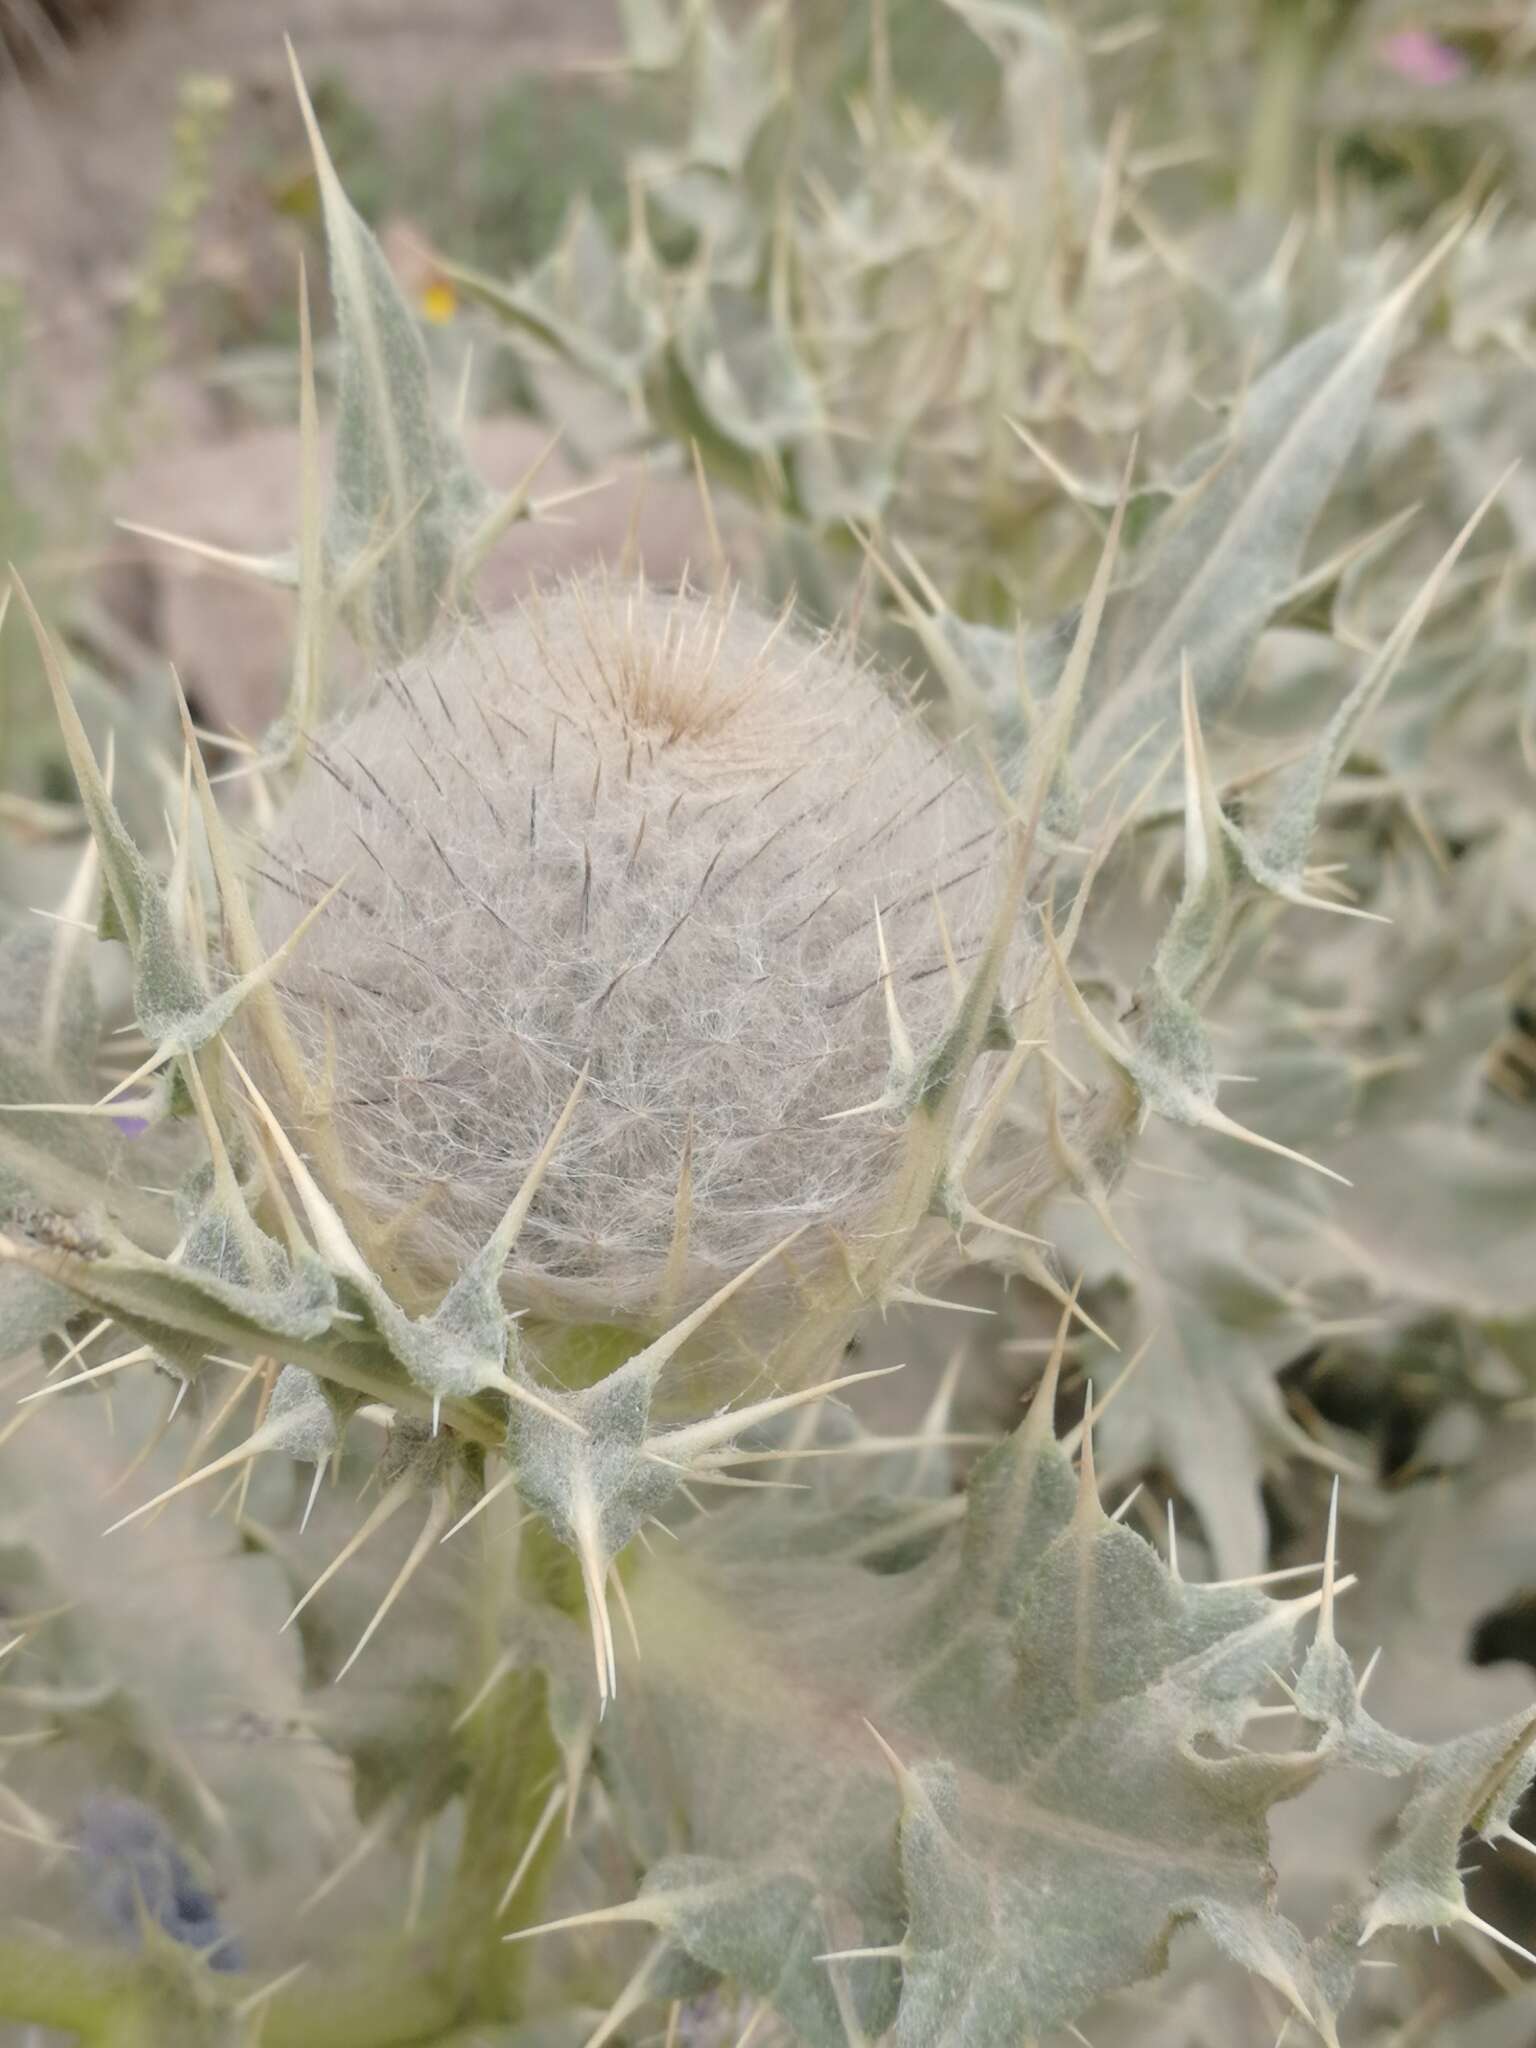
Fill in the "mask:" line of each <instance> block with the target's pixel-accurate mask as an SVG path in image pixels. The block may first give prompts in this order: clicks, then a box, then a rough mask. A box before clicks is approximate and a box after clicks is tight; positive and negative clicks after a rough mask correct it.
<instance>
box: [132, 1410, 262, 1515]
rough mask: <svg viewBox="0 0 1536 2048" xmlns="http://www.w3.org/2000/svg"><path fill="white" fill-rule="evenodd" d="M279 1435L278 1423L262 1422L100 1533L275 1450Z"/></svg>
mask: <svg viewBox="0 0 1536 2048" xmlns="http://www.w3.org/2000/svg"><path fill="white" fill-rule="evenodd" d="M282 1435H283V1427H282V1425H281V1424H275V1425H274V1424H269V1423H263V1425H262V1426H261V1428H259V1429H256V1430H253V1431H252V1432H251V1434H250V1435H249V1436H248V1437H247V1438H246V1440H245V1442H244V1443H243V1444H236V1446H235V1448H234V1449H233V1450H232V1451H226V1452H225V1453H224V1455H223V1457H222V1458H215V1459H214V1460H213V1462H212V1464H211V1465H204V1466H203V1467H202V1469H201V1470H200V1471H197V1472H193V1473H191V1474H190V1475H189V1476H188V1477H187V1478H185V1479H178V1480H177V1482H176V1484H175V1485H174V1486H168V1487H166V1489H165V1491H164V1492H163V1493H157V1494H156V1495H155V1497H154V1499H153V1500H147V1501H145V1502H144V1504H143V1506H142V1507H137V1508H135V1509H134V1510H133V1512H132V1513H131V1514H127V1515H123V1516H121V1517H120V1518H119V1520H117V1521H115V1522H114V1523H113V1524H112V1526H111V1528H110V1529H105V1530H103V1531H102V1533H103V1535H106V1536H112V1535H115V1534H116V1533H117V1531H118V1530H119V1529H125V1528H126V1527H127V1526H128V1524H129V1523H130V1522H136V1521H138V1519H139V1517H140V1516H141V1515H147V1514H149V1513H150V1512H151V1511H152V1510H153V1509H155V1508H158V1507H163V1506H164V1505H165V1503H166V1502H167V1501H169V1500H174V1499H175V1498H176V1496H177V1494H179V1493H187V1492H189V1491H190V1490H191V1489H192V1488H193V1487H194V1486H201V1485H202V1483H203V1481H204V1480H205V1479H214V1478H217V1476H218V1475H219V1473H221V1472H230V1471H233V1469H234V1468H235V1466H236V1465H244V1464H246V1463H248V1462H249V1460H250V1459H252V1458H259V1457H260V1456H261V1455H262V1453H263V1452H264V1451H270V1450H275V1449H276V1448H277V1446H278V1445H279V1443H280V1442H281V1441H282Z"/></svg>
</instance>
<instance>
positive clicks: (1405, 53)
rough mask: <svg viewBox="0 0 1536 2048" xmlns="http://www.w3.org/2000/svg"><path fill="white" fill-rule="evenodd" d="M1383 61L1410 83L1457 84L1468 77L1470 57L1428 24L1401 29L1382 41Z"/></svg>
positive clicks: (1381, 52) (1381, 53)
mask: <svg viewBox="0 0 1536 2048" xmlns="http://www.w3.org/2000/svg"><path fill="white" fill-rule="evenodd" d="M1380 55H1381V61H1382V62H1383V63H1384V64H1385V65H1387V66H1388V68H1389V69H1390V70H1393V71H1395V72H1396V73H1397V75H1398V77H1399V78H1406V79H1407V80H1408V82H1409V84H1410V85H1454V84H1455V83H1456V80H1457V79H1458V78H1465V76H1466V73H1467V60H1466V58H1465V57H1464V56H1463V55H1462V54H1461V52H1460V50H1457V49H1454V48H1453V47H1452V46H1451V44H1449V43H1443V42H1442V41H1441V40H1440V38H1439V36H1437V35H1432V34H1431V33H1430V31H1429V30H1428V29H1427V28H1405V29H1400V30H1399V31H1398V33H1397V34H1396V35H1392V36H1388V37H1387V39H1386V41H1385V42H1384V43H1383V44H1382V45H1381V50H1380Z"/></svg>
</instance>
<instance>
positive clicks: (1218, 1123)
mask: <svg viewBox="0 0 1536 2048" xmlns="http://www.w3.org/2000/svg"><path fill="white" fill-rule="evenodd" d="M1198 1128H1199V1129H1201V1130H1203V1131H1217V1132H1219V1133H1220V1134H1221V1136H1223V1137H1225V1138H1235V1139H1236V1140H1237V1142H1238V1143H1239V1144H1240V1145H1252V1146H1253V1147H1254V1149H1255V1150H1256V1151H1259V1152H1272V1153H1273V1154H1274V1155H1275V1157H1276V1158H1277V1159H1289V1160H1290V1161H1291V1163H1292V1164H1293V1165H1295V1166H1305V1167H1307V1168H1309V1169H1310V1171H1311V1172H1313V1173H1320V1174H1322V1175H1323V1176H1324V1178H1325V1179H1327V1180H1333V1181H1337V1182H1338V1184H1339V1186H1340V1187H1341V1188H1347V1187H1351V1186H1353V1182H1352V1181H1348V1180H1346V1179H1345V1177H1344V1175H1343V1174H1342V1173H1335V1172H1334V1170H1333V1168H1332V1167H1331V1166H1324V1165H1323V1163H1322V1161H1321V1160H1318V1159H1309V1158H1308V1157H1307V1155H1306V1153H1305V1152H1296V1151H1293V1150H1292V1149H1291V1147H1290V1146H1289V1145H1282V1144H1280V1143H1279V1142H1278V1141H1277V1140H1276V1139H1274V1138H1266V1137H1263V1136H1262V1135H1261V1134H1260V1133H1259V1132H1258V1131H1250V1130H1249V1129H1248V1127H1247V1126H1246V1125H1245V1124H1240V1123H1238V1122H1237V1121H1236V1119H1235V1118H1233V1117H1230V1116H1228V1115H1227V1113H1226V1111H1225V1110H1222V1109H1218V1108H1217V1107H1216V1105H1215V1103H1214V1102H1213V1103H1211V1104H1210V1105H1209V1106H1208V1107H1207V1109H1206V1111H1205V1113H1204V1115H1203V1116H1202V1117H1201V1118H1200V1120H1199V1125H1198Z"/></svg>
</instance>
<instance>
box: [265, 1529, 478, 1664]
mask: <svg viewBox="0 0 1536 2048" xmlns="http://www.w3.org/2000/svg"><path fill="white" fill-rule="evenodd" d="M449 1505H450V1504H449V1499H448V1495H447V1492H446V1491H444V1492H441V1493H436V1494H434V1495H433V1497H432V1501H431V1505H430V1506H429V1507H428V1509H427V1518H426V1520H425V1521H424V1522H423V1523H422V1525H421V1533H420V1534H419V1535H418V1536H417V1538H416V1541H415V1542H414V1543H413V1544H412V1545H411V1548H410V1552H409V1554H408V1555H407V1557H406V1560H405V1562H404V1564H402V1565H401V1567H400V1569H399V1571H398V1572H396V1574H395V1576H394V1578H393V1579H392V1580H391V1581H390V1586H389V1591H388V1592H387V1593H386V1594H385V1595H384V1598H383V1599H382V1600H381V1601H380V1602H379V1604H378V1606H377V1607H376V1608H375V1609H374V1612H373V1619H372V1620H371V1621H370V1622H369V1624H368V1626H367V1627H366V1628H365V1629H364V1630H363V1632H362V1634H361V1635H360V1636H359V1637H358V1639H357V1644H356V1647H355V1648H354V1649H353V1651H352V1654H351V1656H350V1657H348V1659H347V1661H346V1662H345V1664H343V1665H342V1667H341V1669H340V1670H339V1671H338V1672H337V1674H336V1676H335V1678H334V1679H333V1680H332V1681H331V1683H332V1684H333V1685H340V1683H341V1681H342V1680H343V1679H344V1678H345V1677H346V1675H347V1673H348V1672H349V1671H350V1670H351V1669H352V1666H353V1665H354V1664H355V1663H356V1662H357V1660H358V1658H359V1657H361V1655H362V1654H363V1652H364V1650H366V1649H367V1647H368V1645H369V1643H371V1642H372V1640H373V1638H374V1636H375V1635H376V1634H377V1633H378V1630H379V1627H380V1624H381V1623H382V1622H383V1620H384V1617H385V1616H386V1615H387V1614H388V1613H389V1610H390V1609H391V1608H392V1607H393V1606H394V1604H395V1602H396V1601H397V1600H398V1599H399V1597H400V1595H401V1594H402V1593H403V1592H404V1591H405V1589H406V1587H407V1586H408V1585H409V1584H410V1582H411V1580H412V1579H413V1578H414V1577H415V1576H416V1574H417V1572H418V1571H419V1570H420V1569H421V1566H422V1564H423V1562H424V1561H425V1559H426V1556H427V1553H428V1551H430V1550H431V1549H432V1547H433V1545H434V1544H435V1543H436V1542H437V1540H438V1537H439V1536H440V1534H441V1532H442V1527H443V1524H444V1522H446V1521H447V1519H448V1514H449ZM290 1618H291V1617H290Z"/></svg>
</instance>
